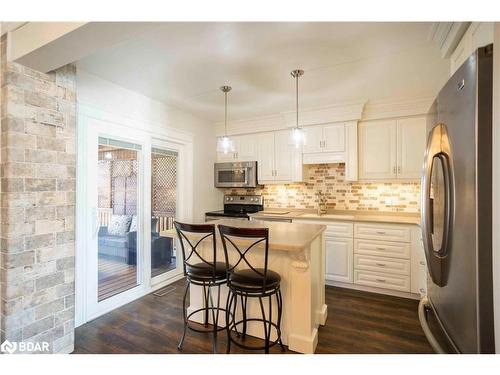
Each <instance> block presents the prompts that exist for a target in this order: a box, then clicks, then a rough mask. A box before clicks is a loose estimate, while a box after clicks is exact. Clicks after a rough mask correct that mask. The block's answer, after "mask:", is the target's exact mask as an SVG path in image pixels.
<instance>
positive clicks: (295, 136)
mask: <svg viewBox="0 0 500 375" xmlns="http://www.w3.org/2000/svg"><path fill="white" fill-rule="evenodd" d="M290 144H292V145H294V146H295V148H301V147H302V146H305V145H306V132H305V131H304V129H302V128H293V129H292V131H291V132H290Z"/></svg>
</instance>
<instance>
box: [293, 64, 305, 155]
mask: <svg viewBox="0 0 500 375" xmlns="http://www.w3.org/2000/svg"><path fill="white" fill-rule="evenodd" d="M290 74H291V76H292V77H293V78H295V104H296V122H295V128H293V129H292V131H291V132H290V143H291V144H293V145H294V146H295V147H296V148H300V147H301V146H304V145H305V144H306V134H305V131H304V129H302V128H300V127H299V77H301V76H302V75H304V71H303V70H301V69H296V70H293V71H292V72H291V73H290Z"/></svg>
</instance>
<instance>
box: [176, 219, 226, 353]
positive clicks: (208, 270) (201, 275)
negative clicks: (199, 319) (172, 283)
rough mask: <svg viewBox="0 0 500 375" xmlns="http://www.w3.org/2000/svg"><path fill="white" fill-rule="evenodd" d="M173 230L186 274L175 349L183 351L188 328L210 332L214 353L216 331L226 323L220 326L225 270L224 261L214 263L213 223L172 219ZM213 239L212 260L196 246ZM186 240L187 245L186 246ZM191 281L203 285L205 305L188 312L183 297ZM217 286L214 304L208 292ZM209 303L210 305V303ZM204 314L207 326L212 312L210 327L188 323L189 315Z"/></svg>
mask: <svg viewBox="0 0 500 375" xmlns="http://www.w3.org/2000/svg"><path fill="white" fill-rule="evenodd" d="M174 225H175V229H176V231H177V235H178V237H179V242H180V244H181V249H182V255H183V268H184V276H185V277H186V290H185V292H184V298H183V301H182V311H183V318H184V332H183V333H182V337H181V340H180V342H179V345H178V346H177V348H178V349H179V350H182V345H183V343H184V338H185V336H186V330H187V328H189V329H191V330H192V331H195V332H203V333H210V332H211V333H212V350H213V352H214V353H216V352H217V333H218V332H220V331H222V330H225V329H226V326H223V327H219V326H218V323H219V313H221V312H222V313H225V312H226V311H225V309H223V308H221V307H220V287H221V285H223V284H226V282H227V277H226V275H227V272H226V263H224V262H217V247H216V246H217V245H216V241H215V240H216V239H215V226H214V225H213V224H185V223H179V222H175V223H174ZM186 234H191V235H194V236H193V237H196V238H195V241H196V242H195V243H194V244H193V242H194V241H191V240H190V239H189V238H188V237H187V235H186ZM207 240H211V241H212V251H211V259H212V260H209V259H207V258H208V257H205V256H203V255H202V253H201V251H200V249H199V246H200V244H202V243H204V241H207ZM185 242H186V244H187V246H185ZM191 284H194V285H199V286H202V287H203V299H204V307H202V308H199V309H197V310H195V311H193V312H191V313H190V314H189V315H188V314H187V310H186V297H187V293H188V290H189V287H190V285H191ZM214 286H216V287H217V288H218V292H217V306H214V303H213V300H212V293H211V291H210V288H211V287H214ZM209 303H210V305H209ZM200 311H203V313H204V326H205V327H208V317H209V312H211V314H212V324H213V327H212V328H211V329H198V328H195V327H193V326H191V325H190V324H189V318H190V317H191V316H192V315H194V314H196V313H198V312H200Z"/></svg>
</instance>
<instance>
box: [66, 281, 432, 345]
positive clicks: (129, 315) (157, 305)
mask: <svg viewBox="0 0 500 375" xmlns="http://www.w3.org/2000/svg"><path fill="white" fill-rule="evenodd" d="M183 285H184V280H180V281H177V282H175V283H174V284H172V286H173V290H172V292H170V293H168V294H166V295H165V296H163V297H157V296H154V295H153V294H149V295H147V296H145V297H143V298H141V299H139V300H137V301H134V302H132V303H129V304H128V305H125V306H123V307H121V308H118V309H116V310H114V311H112V312H110V313H108V314H106V315H103V316H102V317H100V318H97V319H95V320H94V321H92V322H90V323H87V324H85V325H83V326H81V327H78V328H77V329H76V332H75V353H130V354H134V353H172V354H178V353H179V351H178V350H177V343H178V340H179V338H180V337H181V334H182V328H183V325H182V292H183ZM326 303H327V304H328V320H327V322H326V325H325V326H324V327H320V329H319V341H318V346H317V348H316V353H343V354H347V353H354V354H356V353H357V354H364V353H370V354H374V353H386V354H388V353H407V354H411V353H432V352H433V351H432V348H431V347H430V345H429V343H428V342H427V340H426V338H425V336H424V333H423V331H422V329H421V327H420V323H419V321H418V314H417V305H418V301H415V300H409V299H405V298H398V297H391V296H385V295H380V294H374V293H367V292H360V291H356V290H349V289H342V288H334V287H327V288H326ZM247 340H248V343H249V344H254V345H255V344H256V343H258V344H262V341H261V340H260V339H256V338H251V337H249V338H248V339H247ZM225 348H226V336H225V334H224V333H223V332H222V333H221V334H219V336H218V351H219V353H225ZM211 352H212V346H211V339H210V336H209V335H207V334H203V333H196V332H191V331H188V333H187V335H186V339H185V341H184V349H183V351H182V353H211ZM232 353H247V352H246V351H245V350H243V349H240V348H237V347H236V346H235V345H232ZM252 353H255V352H252ZM271 353H281V351H280V349H279V348H277V347H274V348H271ZM286 353H292V352H291V351H288V350H287V351H286Z"/></svg>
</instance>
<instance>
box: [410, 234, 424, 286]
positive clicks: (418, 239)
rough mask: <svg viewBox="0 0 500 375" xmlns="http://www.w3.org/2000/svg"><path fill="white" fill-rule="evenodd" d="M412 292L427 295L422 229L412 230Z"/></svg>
mask: <svg viewBox="0 0 500 375" xmlns="http://www.w3.org/2000/svg"><path fill="white" fill-rule="evenodd" d="M411 252H412V253H411V292H412V293H415V294H420V295H425V294H426V293H427V262H426V260H425V254H424V245H423V243H422V234H421V231H420V228H417V227H415V228H413V229H412V249H411Z"/></svg>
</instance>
